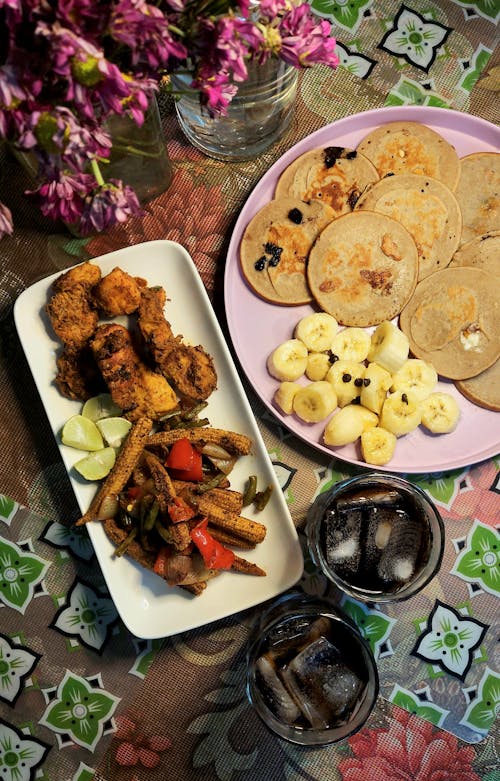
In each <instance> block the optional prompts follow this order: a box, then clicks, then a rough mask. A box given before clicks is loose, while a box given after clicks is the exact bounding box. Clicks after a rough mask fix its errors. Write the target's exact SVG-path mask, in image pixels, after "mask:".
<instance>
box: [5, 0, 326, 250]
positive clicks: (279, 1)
mask: <svg viewBox="0 0 500 781" xmlns="http://www.w3.org/2000/svg"><path fill="white" fill-rule="evenodd" d="M0 26H1V27H2V29H3V30H4V31H6V34H4V36H3V38H2V43H0V138H3V139H4V140H5V141H6V142H7V143H8V144H9V145H10V146H11V147H12V148H13V149H14V150H16V151H17V152H19V153H24V154H29V155H31V157H32V158H33V159H34V160H35V161H36V170H37V176H36V179H37V186H36V187H34V189H32V190H30V191H27V192H26V194H27V195H28V197H30V198H32V199H34V200H35V202H36V203H37V204H38V206H39V208H40V210H41V211H42V213H43V214H44V215H45V216H48V217H50V218H52V219H55V220H57V219H62V220H63V221H64V222H65V223H66V224H68V225H72V226H75V228H77V229H78V231H79V232H80V233H81V234H83V235H85V234H89V233H92V232H96V231H102V230H105V229H106V228H108V227H110V226H112V225H113V224H114V223H116V222H124V221H125V220H127V219H128V217H129V216H131V215H133V214H139V213H140V212H141V207H140V204H139V200H138V198H137V195H136V193H135V192H134V190H133V189H132V188H131V187H130V186H129V185H127V184H126V183H125V182H123V181H119V180H116V179H112V178H109V179H108V178H107V176H106V165H107V163H108V162H109V158H110V153H111V150H112V146H113V140H112V136H111V133H110V131H109V129H108V127H107V124H106V123H107V120H109V118H110V117H112V116H116V115H126V116H129V117H130V118H131V119H132V120H133V121H134V122H135V123H136V124H137V125H138V126H140V125H142V123H143V122H144V116H145V112H146V111H147V109H148V106H149V104H150V101H151V99H152V98H153V97H154V95H155V92H156V91H157V90H158V88H159V85H160V83H161V82H162V81H163V82H164V81H165V77H166V81H167V82H168V77H169V74H173V73H177V72H182V71H183V72H188V73H189V74H190V77H191V84H190V88H192V89H195V90H197V91H198V92H199V94H200V100H201V102H202V104H203V105H204V106H205V107H206V109H207V110H208V111H209V112H210V113H211V114H212V115H217V114H222V115H223V114H224V113H225V112H226V111H227V107H228V106H229V104H230V102H231V100H232V98H233V97H234V95H235V94H236V93H237V91H238V85H239V84H241V83H243V82H244V81H245V80H246V79H247V77H248V66H249V64H250V63H252V62H258V63H264V62H265V61H266V60H268V59H269V58H270V57H278V58H281V59H282V60H283V61H285V62H286V63H289V64H291V65H293V66H295V67H297V68H306V67H310V66H312V65H314V64H317V63H323V64H325V65H328V66H331V67H336V65H337V64H338V59H337V56H336V54H335V40H334V38H332V37H331V27H330V23H329V22H327V21H325V20H317V19H316V18H315V17H314V16H313V15H312V13H311V9H310V6H309V5H308V3H307V2H303V3H300V2H299V0H297V2H295V1H294V0H262V1H261V2H254V3H250V2H249V0H164V1H163V0H160V1H159V2H157V3H155V4H152V3H147V2H145V0H111V1H110V0H58V1H57V2H56V1H55V0H54V2H51V1H50V0H0ZM12 232H13V224H12V215H11V213H10V211H9V209H8V208H7V207H6V206H5V205H3V204H1V203H0V237H2V236H3V235H5V234H11V233H12Z"/></svg>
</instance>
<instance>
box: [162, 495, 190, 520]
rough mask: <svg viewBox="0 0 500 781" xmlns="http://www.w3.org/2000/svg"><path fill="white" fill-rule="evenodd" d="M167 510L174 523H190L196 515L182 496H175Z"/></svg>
mask: <svg viewBox="0 0 500 781" xmlns="http://www.w3.org/2000/svg"><path fill="white" fill-rule="evenodd" d="M167 510H168V514H169V516H170V520H171V521H172V523H180V522H181V521H189V520H190V519H191V518H194V516H195V515H196V512H195V510H193V508H192V507H190V506H189V504H188V503H187V502H185V501H184V499H183V498H182V497H181V496H175V497H174V499H173V501H172V502H171V503H170V504H169V505H168V507H167Z"/></svg>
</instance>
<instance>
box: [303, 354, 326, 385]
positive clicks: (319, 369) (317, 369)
mask: <svg viewBox="0 0 500 781" xmlns="http://www.w3.org/2000/svg"><path fill="white" fill-rule="evenodd" d="M331 365H332V362H331V360H330V354H329V353H309V355H308V356H307V366H306V377H308V378H309V379H310V380H312V381H313V382H316V381H317V380H324V379H325V377H326V375H327V374H328V370H329V369H330V367H331Z"/></svg>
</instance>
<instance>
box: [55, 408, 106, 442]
mask: <svg viewBox="0 0 500 781" xmlns="http://www.w3.org/2000/svg"><path fill="white" fill-rule="evenodd" d="M61 440H62V443H63V445H68V446H69V447H76V448H77V450H102V448H103V447H104V442H103V439H102V436H101V432H100V431H99V429H98V428H97V426H96V424H95V423H94V422H93V421H92V420H89V418H84V417H83V415H73V417H72V418H70V419H69V420H68V421H66V423H65V424H64V426H63V430H62V432H61Z"/></svg>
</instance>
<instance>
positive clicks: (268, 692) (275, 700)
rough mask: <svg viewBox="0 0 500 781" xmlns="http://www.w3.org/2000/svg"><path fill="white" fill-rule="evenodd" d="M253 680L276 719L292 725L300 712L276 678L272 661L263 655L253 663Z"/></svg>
mask: <svg viewBox="0 0 500 781" xmlns="http://www.w3.org/2000/svg"><path fill="white" fill-rule="evenodd" d="M255 670H256V675H255V680H256V684H257V687H258V689H259V691H260V694H261V696H262V699H263V700H264V702H265V704H266V706H267V707H268V708H269V710H270V711H272V712H273V713H274V715H275V716H276V718H278V719H279V720H280V721H282V722H284V723H285V724H293V723H294V722H295V721H297V719H298V718H299V716H300V710H299V708H298V707H297V705H296V704H295V702H294V701H293V699H292V698H291V696H290V694H289V693H288V691H287V690H286V689H285V687H284V685H283V682H282V681H281V680H280V678H279V677H278V674H277V672H276V669H275V667H274V664H273V662H272V660H271V659H270V658H269V657H268V656H267V655H266V654H263V655H262V656H259V658H258V659H257V662H256V663H255Z"/></svg>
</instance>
